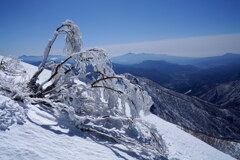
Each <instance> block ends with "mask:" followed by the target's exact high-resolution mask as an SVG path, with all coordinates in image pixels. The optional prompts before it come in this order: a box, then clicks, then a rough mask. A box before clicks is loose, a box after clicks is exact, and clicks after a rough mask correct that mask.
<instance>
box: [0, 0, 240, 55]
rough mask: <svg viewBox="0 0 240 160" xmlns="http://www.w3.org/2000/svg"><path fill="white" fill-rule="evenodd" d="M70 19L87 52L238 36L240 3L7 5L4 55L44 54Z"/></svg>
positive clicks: (106, 0) (55, 1) (97, 0)
mask: <svg viewBox="0 0 240 160" xmlns="http://www.w3.org/2000/svg"><path fill="white" fill-rule="evenodd" d="M66 19H71V20H73V21H74V22H75V23H76V24H77V25H78V26H79V27H80V29H81V32H82V37H83V42H84V46H104V45H113V44H123V43H135V42H146V41H157V40H162V39H176V38H185V37H198V36H209V35H221V34H234V33H240V0H1V1H0V20H1V25H0V54H24V53H25V54H38V53H39V54H41V52H42V50H43V48H44V45H45V44H46V43H47V40H48V39H49V38H51V36H52V33H53V31H54V30H55V28H56V27H57V26H58V25H59V24H61V22H63V21H65V20H66ZM61 38H62V37H61ZM62 39H63V38H62ZM60 44H62V42H61V40H59V42H58V43H57V45H56V46H55V48H56V50H57V49H62V47H61V46H60Z"/></svg>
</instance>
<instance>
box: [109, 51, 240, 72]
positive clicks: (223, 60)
mask: <svg viewBox="0 0 240 160" xmlns="http://www.w3.org/2000/svg"><path fill="white" fill-rule="evenodd" d="M146 60H154V61H158V60H163V61H167V62H169V63H175V64H180V65H193V66H195V67H199V68H210V67H216V66H221V65H228V64H231V63H238V62H239V61H240V54H234V53H227V54H224V55H222V56H214V57H203V58H196V57H177V56H170V55H166V54H148V53H141V54H135V53H128V54H124V55H122V56H118V57H113V58H112V62H113V63H117V64H124V65H132V64H138V63H141V62H143V61H146Z"/></svg>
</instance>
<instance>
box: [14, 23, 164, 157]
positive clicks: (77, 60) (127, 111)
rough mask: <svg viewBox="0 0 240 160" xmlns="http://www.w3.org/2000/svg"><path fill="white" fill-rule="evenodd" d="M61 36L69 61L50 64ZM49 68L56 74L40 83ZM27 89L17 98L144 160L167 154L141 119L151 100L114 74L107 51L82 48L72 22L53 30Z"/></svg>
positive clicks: (137, 87) (155, 134)
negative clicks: (63, 38)
mask: <svg viewBox="0 0 240 160" xmlns="http://www.w3.org/2000/svg"><path fill="white" fill-rule="evenodd" d="M59 34H65V35H66V36H65V40H66V43H65V47H64V52H65V53H66V55H67V56H68V57H67V58H66V59H65V60H64V61H62V62H60V63H54V62H48V61H47V59H48V56H49V53H50V50H51V47H52V45H53V44H54V42H55V40H56V38H57V37H58V35H59ZM69 62H71V63H69ZM46 67H50V68H52V74H51V76H50V77H49V78H48V79H46V80H45V81H44V82H42V83H39V82H38V77H39V76H40V75H41V74H42V71H43V70H44V69H45V68H46ZM27 88H28V91H26V90H22V91H21V92H24V94H21V95H23V96H22V97H21V96H20V97H18V99H21V100H22V101H24V102H25V103H31V104H34V105H36V104H40V105H45V106H48V107H51V108H53V109H54V110H55V111H57V112H58V113H59V115H62V114H63V113H64V115H65V114H67V116H68V118H69V120H70V121H71V122H73V123H74V125H75V127H77V128H78V129H80V130H81V131H85V132H89V133H92V134H94V135H96V136H101V137H105V138H107V139H108V140H110V141H112V142H114V143H121V144H123V145H124V146H126V148H128V150H130V151H133V152H135V153H137V154H139V155H140V154H141V157H144V156H145V158H146V159H155V158H161V156H162V155H165V153H166V150H165V147H164V146H165V145H164V143H163V141H162V139H161V136H160V135H158V134H157V132H156V131H155V129H154V127H152V126H150V125H149V124H148V123H147V122H144V121H142V120H141V118H140V117H141V116H142V115H144V114H148V113H149V108H150V106H151V105H152V103H153V102H152V100H151V97H150V96H149V95H148V94H147V92H145V91H143V90H142V88H141V87H140V86H138V85H135V84H132V83H131V82H130V81H129V80H127V79H126V78H125V77H124V76H123V75H116V74H115V72H114V71H113V69H112V64H111V61H110V60H109V58H108V56H107V54H106V53H105V51H104V50H102V49H98V48H92V49H88V50H84V49H82V43H81V35H80V30H79V27H78V26H76V25H75V24H74V23H73V22H72V21H70V20H67V21H65V22H64V23H63V24H62V25H60V26H59V27H58V28H57V29H56V30H55V32H54V35H53V38H52V39H51V40H49V42H48V43H47V45H46V48H45V50H44V53H43V60H42V63H41V64H40V66H39V67H38V70H37V72H36V73H35V74H34V75H33V77H32V78H31V79H30V81H29V82H28V84H27Z"/></svg>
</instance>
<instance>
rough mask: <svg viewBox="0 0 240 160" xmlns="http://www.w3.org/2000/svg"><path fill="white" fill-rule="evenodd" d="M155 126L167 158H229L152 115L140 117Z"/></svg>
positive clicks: (223, 159) (196, 159)
mask: <svg viewBox="0 0 240 160" xmlns="http://www.w3.org/2000/svg"><path fill="white" fill-rule="evenodd" d="M142 118H143V119H144V120H145V121H147V122H149V123H152V124H154V125H155V126H156V128H157V130H158V132H159V133H160V134H161V135H162V137H163V139H164V140H165V143H166V145H167V148H168V152H169V158H178V159H181V160H213V159H217V160H230V159H234V158H232V157H231V156H229V155H227V154H224V153H222V152H220V151H218V150H217V149H215V148H213V147H211V146H210V145H208V144H207V143H205V142H203V141H201V140H199V139H197V138H196V137H194V136H192V135H190V134H188V133H186V132H185V131H183V130H181V129H180V128H178V127H177V126H176V125H174V124H172V123H169V122H167V121H165V120H163V119H161V118H159V117H157V116H155V115H153V114H150V115H148V116H144V117H142Z"/></svg>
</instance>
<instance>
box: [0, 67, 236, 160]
mask: <svg viewBox="0 0 240 160" xmlns="http://www.w3.org/2000/svg"><path fill="white" fill-rule="evenodd" d="M22 65H23V66H24V68H25V69H26V71H27V72H28V74H29V75H32V74H33V73H34V72H35V70H36V69H37V68H36V67H34V66H32V65H29V64H25V63H22ZM50 74H51V73H50V71H44V73H43V74H41V77H40V81H44V80H45V79H46V78H48V77H49V75H50ZM9 105H13V108H15V109H17V108H23V110H20V111H21V112H24V106H21V105H20V104H18V103H15V102H14V101H13V100H11V99H10V98H8V97H5V96H3V95H0V118H1V117H4V115H3V114H5V115H6V114H8V116H13V118H15V117H17V116H18V115H17V114H14V113H12V111H9V112H8V108H7V107H9ZM27 107H28V109H27V111H26V115H25V117H23V118H22V119H19V120H18V121H17V120H12V121H13V122H14V124H13V125H12V126H11V127H9V130H0V160H10V159H13V160H15V159H26V160H39V159H53V160H61V159H62V160H63V159H64V160H74V159H81V160H91V159H92V160H98V159H99V160H102V159H107V160H108V159H109V160H114V159H125V160H126V159H138V158H139V157H136V156H135V155H134V154H131V153H130V152H127V149H126V148H125V147H124V146H123V145H120V144H115V145H108V144H109V143H107V142H99V141H96V140H93V139H90V138H88V137H86V136H84V134H83V133H82V132H81V131H80V130H77V129H74V128H71V127H70V128H68V126H64V123H62V122H64V119H61V121H60V120H59V119H58V118H57V117H56V116H55V114H54V113H53V112H50V111H49V110H48V109H46V108H41V107H40V106H38V105H34V106H33V105H28V106H27ZM16 111H18V110H16ZM23 119H24V121H25V122H23V123H22V124H21V123H19V124H17V122H21V121H23ZM141 119H142V120H145V121H147V122H149V123H150V124H153V125H155V126H156V128H157V130H158V132H159V133H160V135H162V138H163V139H164V141H165V143H166V146H167V151H168V158H169V159H174V158H176V159H180V160H231V159H234V158H232V157H231V156H229V155H226V154H224V153H222V152H220V151H218V150H216V149H215V148H213V147H211V146H209V145H208V144H206V143H204V142H202V141H200V140H199V139H197V138H195V137H193V136H192V135H190V134H188V133H186V132H184V131H183V130H181V129H180V128H179V127H177V126H176V125H174V124H171V123H169V122H166V121H164V120H162V119H160V118H159V117H157V116H155V115H153V114H150V115H147V116H142V117H141ZM9 120H11V119H9ZM66 121H67V120H66ZM0 123H2V121H1V119H0ZM0 125H1V124H0Z"/></svg>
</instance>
